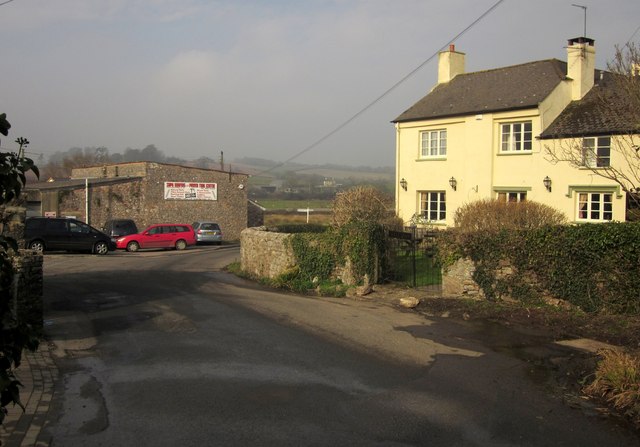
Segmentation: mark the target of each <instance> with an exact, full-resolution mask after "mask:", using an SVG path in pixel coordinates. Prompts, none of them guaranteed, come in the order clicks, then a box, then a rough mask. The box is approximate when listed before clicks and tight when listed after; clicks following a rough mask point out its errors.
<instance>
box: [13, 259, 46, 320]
mask: <svg viewBox="0 0 640 447" xmlns="http://www.w3.org/2000/svg"><path fill="white" fill-rule="evenodd" d="M11 261H12V264H13V268H14V271H15V272H16V276H15V277H14V283H15V285H16V289H14V294H15V296H14V303H15V309H14V312H15V315H16V317H17V319H18V321H21V322H24V323H27V324H29V325H31V326H32V327H33V328H35V329H36V330H41V329H42V324H43V312H44V310H43V302H42V297H43V275H44V273H43V260H42V255H41V254H40V253H36V252H34V251H32V250H20V251H19V253H18V255H17V256H13V257H12V258H11Z"/></svg>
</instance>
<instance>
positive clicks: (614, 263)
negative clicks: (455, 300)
mask: <svg viewBox="0 0 640 447" xmlns="http://www.w3.org/2000/svg"><path fill="white" fill-rule="evenodd" d="M442 236H443V237H442V238H440V239H441V241H440V243H439V250H440V253H439V256H440V257H441V259H443V260H446V262H449V263H451V262H452V261H453V260H455V259H457V258H459V257H468V258H470V259H471V260H473V261H474V263H475V266H476V270H475V272H474V274H473V279H474V280H475V281H476V282H477V283H478V285H479V286H480V287H481V288H482V290H483V292H484V294H485V296H486V297H487V298H488V299H494V300H495V299H500V298H501V297H503V296H506V295H508V296H510V297H512V298H514V299H518V300H521V301H523V302H532V301H538V300H541V299H542V298H543V297H544V296H551V297H554V298H559V299H562V300H565V301H568V302H569V303H571V304H573V305H576V306H578V307H580V308H581V309H582V310H584V311H586V312H606V313H615V314H633V315H636V314H640V223H604V224H582V225H573V226H546V227H541V228H537V229H532V230H502V231H485V232H478V233H468V232H460V231H456V229H452V230H448V231H446V232H445V234H443V235H442ZM505 271H507V273H505Z"/></svg>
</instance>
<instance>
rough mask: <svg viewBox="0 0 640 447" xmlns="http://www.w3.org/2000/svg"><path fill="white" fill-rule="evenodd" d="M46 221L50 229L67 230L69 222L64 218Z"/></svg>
mask: <svg viewBox="0 0 640 447" xmlns="http://www.w3.org/2000/svg"><path fill="white" fill-rule="evenodd" d="M46 222H47V230H49V231H67V222H65V221H64V220H58V219H51V220H47V221H46Z"/></svg>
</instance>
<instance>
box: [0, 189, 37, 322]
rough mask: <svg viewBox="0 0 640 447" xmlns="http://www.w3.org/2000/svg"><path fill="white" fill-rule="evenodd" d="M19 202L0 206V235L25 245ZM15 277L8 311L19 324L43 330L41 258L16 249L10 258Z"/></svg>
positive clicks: (29, 252) (23, 217)
mask: <svg viewBox="0 0 640 447" xmlns="http://www.w3.org/2000/svg"><path fill="white" fill-rule="evenodd" d="M22 205H23V203H22V202H21V201H14V202H12V203H11V204H10V205H6V206H2V207H0V234H1V235H2V236H4V237H11V238H13V239H15V240H16V241H17V242H18V246H19V247H22V246H24V221H25V217H26V208H25V207H23V206H22ZM9 258H10V260H11V264H12V266H13V269H14V272H15V275H14V278H13V286H14V288H13V291H12V299H13V301H12V303H11V310H12V311H13V312H14V315H15V316H16V318H17V319H18V321H21V322H24V323H27V324H30V325H32V326H33V327H34V328H36V329H41V328H42V319H43V305H42V296H43V289H42V287H43V270H42V265H43V264H42V255H41V254H39V253H36V252H34V251H32V250H19V251H18V253H16V254H12V255H10V257H9Z"/></svg>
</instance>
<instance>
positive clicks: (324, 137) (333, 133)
mask: <svg viewBox="0 0 640 447" xmlns="http://www.w3.org/2000/svg"><path fill="white" fill-rule="evenodd" d="M503 2H504V0H498V1H497V2H496V3H494V4H493V6H491V7H490V8H489V9H487V10H486V11H485V12H483V13H482V14H481V15H480V16H479V17H478V18H477V19H475V20H474V21H473V22H471V24H469V25H468V26H467V27H466V28H464V29H463V30H462V31H460V32H459V33H458V34H456V35H455V36H454V37H453V38H451V39H449V40H448V41H447V43H445V44H444V45H442V46H441V47H440V48H438V50H437V51H436V52H434V53H433V54H432V55H431V56H429V58H428V59H426V60H425V61H424V62H422V63H421V64H420V65H418V66H417V67H416V68H414V69H413V70H411V71H410V72H409V73H408V74H407V75H405V76H404V77H402V78H401V79H400V80H399V81H398V82H396V83H395V84H393V85H392V86H391V87H390V88H388V89H387V90H386V91H385V92H384V93H382V94H381V95H380V96H378V97H377V98H375V99H374V100H373V101H371V102H370V103H369V104H367V105H366V106H364V107H363V108H361V109H360V110H359V111H358V112H356V113H355V114H353V115H352V116H351V117H350V118H348V119H347V120H345V121H343V122H342V124H340V125H338V126H337V127H335V128H334V129H333V130H331V131H330V132H328V133H326V134H325V135H324V136H323V137H321V138H319V139H318V140H316V141H315V142H314V143H312V144H310V145H309V146H307V147H306V148H304V149H302V150H301V151H299V152H297V153H296V154H294V155H292V156H291V157H289V158H288V159H286V160H285V161H283V162H281V163H279V164H277V165H275V166H273V167H271V168H269V169H266V170H264V171H260V172H259V173H257V174H254V177H257V176H260V175H263V174H266V173H268V172H271V171H273V170H274V169H277V168H279V167H281V166H284V165H286V164H287V163H289V162H290V161H293V160H295V159H296V158H298V157H300V156H301V155H303V154H305V153H307V152H309V151H310V150H312V149H314V148H315V147H317V146H319V145H320V144H321V143H323V142H324V141H326V140H327V139H329V138H330V137H332V136H333V135H335V134H336V133H338V132H339V131H340V130H342V129H344V128H345V127H347V126H348V125H349V124H351V122H353V121H354V120H355V119H356V118H358V117H359V116H360V115H362V114H363V113H364V112H366V111H367V110H369V109H370V108H371V107H373V106H374V105H375V104H377V103H378V102H380V101H381V100H382V99H383V98H384V97H385V96H387V95H388V94H389V93H391V92H392V91H393V90H395V89H396V88H397V87H399V86H400V85H401V84H403V83H404V82H405V81H406V80H407V79H409V78H410V77H412V76H413V75H414V74H416V73H417V72H418V71H419V70H420V69H421V68H422V67H424V66H425V65H426V64H428V63H429V62H431V60H432V59H433V58H435V57H436V56H438V53H440V52H441V51H443V50H444V49H446V48H448V47H449V45H450V44H452V43H453V42H455V41H456V40H458V39H459V38H460V37H462V36H463V35H464V34H466V33H467V31H469V30H470V29H471V28H473V27H474V26H475V25H477V24H478V23H479V22H480V21H482V19H484V18H485V17H486V16H488V15H489V14H491V13H492V12H493V11H494V10H495V9H496V8H497V7H498V6H500V4H501V3H503Z"/></svg>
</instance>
